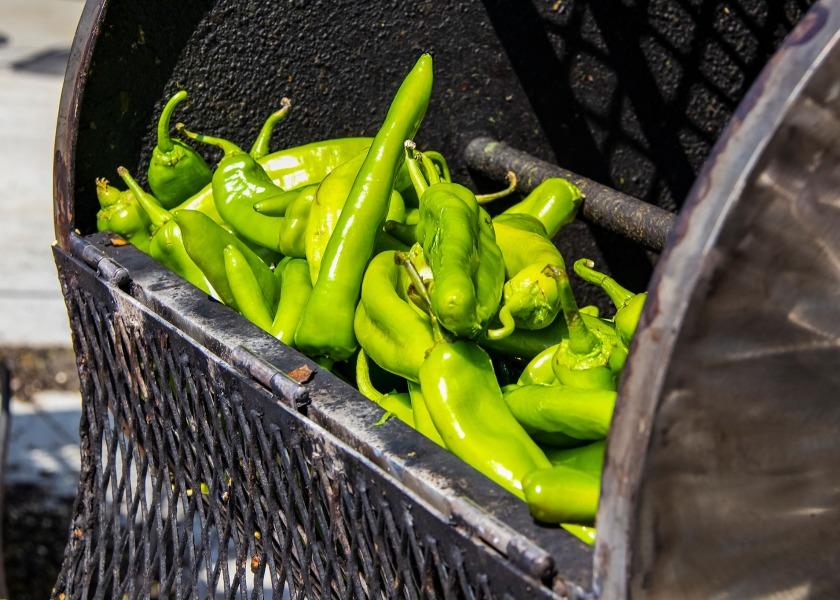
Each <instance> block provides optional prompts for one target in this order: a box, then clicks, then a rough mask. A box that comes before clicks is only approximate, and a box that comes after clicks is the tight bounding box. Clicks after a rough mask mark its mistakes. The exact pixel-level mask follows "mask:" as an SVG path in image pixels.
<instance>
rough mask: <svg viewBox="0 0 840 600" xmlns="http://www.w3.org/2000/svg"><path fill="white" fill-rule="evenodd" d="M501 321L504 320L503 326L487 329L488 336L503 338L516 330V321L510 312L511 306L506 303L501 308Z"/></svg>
mask: <svg viewBox="0 0 840 600" xmlns="http://www.w3.org/2000/svg"><path fill="white" fill-rule="evenodd" d="M499 321H501V322H502V326H501V327H499V328H498V329H488V330H487V337H488V338H489V339H491V340H501V339H503V338H506V337H508V336H509V335H510V334H512V333H513V332H514V331H515V330H516V321H514V320H513V315H512V314H510V307H509V306H507V305H504V306H502V308H500V309H499Z"/></svg>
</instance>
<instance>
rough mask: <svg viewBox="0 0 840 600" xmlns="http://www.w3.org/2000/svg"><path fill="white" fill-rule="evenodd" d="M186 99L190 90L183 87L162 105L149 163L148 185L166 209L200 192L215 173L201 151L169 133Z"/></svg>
mask: <svg viewBox="0 0 840 600" xmlns="http://www.w3.org/2000/svg"><path fill="white" fill-rule="evenodd" d="M186 99H187V92H185V91H184V90H181V91H180V92H178V93H177V94H175V95H174V96H172V97H171V98H170V99H169V101H168V102H167V103H166V105H165V106H164V107H163V112H161V115H160V120H159V121H158V126H157V145H156V146H155V149H154V150H152V158H151V161H150V162H149V170H148V174H147V177H148V180H149V187H150V188H151V190H152V193H153V194H154V195H155V197H156V198H157V199H158V201H159V202H160V204H161V205H162V206H163V207H164V208H173V207H175V206H176V205H178V204H179V203H181V202H183V201H184V200H186V199H187V198H189V197H190V196H192V195H193V194H196V193H197V192H199V191H200V190H201V188H203V187H204V186H205V185H207V184H208V183H210V178H211V177H212V175H213V173H212V171H211V170H210V167H209V166H207V163H206V162H204V159H203V158H202V157H201V155H200V154H199V153H198V152H196V151H195V150H194V149H193V148H192V147H190V146H189V145H188V144H186V143H184V142H182V141H181V140H173V139H172V138H171V137H170V136H169V121H170V119H171V117H172V112H173V111H174V110H175V107H176V106H178V104H180V103H181V102H183V101H184V100H186Z"/></svg>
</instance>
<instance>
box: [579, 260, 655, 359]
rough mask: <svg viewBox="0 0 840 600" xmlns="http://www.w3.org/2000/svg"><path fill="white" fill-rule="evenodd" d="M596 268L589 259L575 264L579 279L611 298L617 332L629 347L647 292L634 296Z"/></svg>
mask: <svg viewBox="0 0 840 600" xmlns="http://www.w3.org/2000/svg"><path fill="white" fill-rule="evenodd" d="M594 267H595V263H594V262H593V261H591V260H590V259H588V258H581V259H579V260H577V261H575V264H574V269H575V273H577V275H578V277H580V278H581V279H583V280H584V281H588V282H589V283H593V284H595V285H597V286H598V287H600V288H601V289H602V290H604V291H605V292H606V293H607V296H609V297H610V300H611V301H612V303H613V304H614V305H615V308H616V312H615V317H614V318H613V322H614V323H615V330H616V331H617V332H618V336H619V337H620V338H621V341H622V342H624V344H625V345H626V346H629V345H630V340H632V339H633V334H634V333H635V332H636V326H637V325H638V324H639V318H640V317H641V316H642V310H643V309H644V307H645V300H647V292H642V293H641V294H634V293H633V292H631V291H629V290H628V289H626V288H624V287H622V286H621V285H619V283H618V282H617V281H616V280H615V279H613V278H612V277H610V276H609V275H606V274H605V273H601V272H599V271H596V270H595V268H594Z"/></svg>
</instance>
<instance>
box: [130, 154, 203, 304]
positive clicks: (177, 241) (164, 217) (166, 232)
mask: <svg viewBox="0 0 840 600" xmlns="http://www.w3.org/2000/svg"><path fill="white" fill-rule="evenodd" d="M117 172H118V173H119V175H120V177H121V178H122V180H123V181H124V182H125V184H126V185H127V186H128V188H129V189H130V190H131V192H132V193H133V195H134V198H136V200H137V203H138V204H139V205H140V206H141V207H142V209H143V211H144V212H145V213H146V215H147V216H148V218H149V220H150V221H151V223H152V225H151V232H152V236H151V238H150V239H149V256H151V257H152V258H154V259H155V260H157V261H158V262H160V263H161V264H163V265H165V266H166V267H168V268H169V269H170V270H172V271H174V272H175V273H177V274H178V275H180V276H181V277H183V278H184V279H186V280H187V281H189V282H190V283H191V284H193V285H194V286H195V287H197V288H198V289H200V290H201V291H203V292H204V293H205V294H212V293H213V290H212V287H211V285H210V283H209V281H208V280H207V278H206V277H205V276H204V273H202V272H201V269H199V268H198V265H196V264H195V262H194V261H193V260H192V258H190V256H189V254H187V250H186V248H185V247H184V240H183V237H182V235H181V230H180V228H179V227H178V225H177V224H176V223H175V221H173V220H172V213H170V212H169V211H168V210H166V209H165V208H163V207H162V206H161V205H160V204H159V203H158V202H157V200H156V199H155V198H154V197H153V196H152V195H150V194H148V193H146V192H145V191H144V190H143V188H141V187H140V185H139V184H138V183H137V182H136V181H135V180H134V178H133V177H132V176H131V174H130V173H129V172H128V170H127V169H126V168H125V167H119V168H118V169H117Z"/></svg>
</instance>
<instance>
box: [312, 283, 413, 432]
mask: <svg viewBox="0 0 840 600" xmlns="http://www.w3.org/2000/svg"><path fill="white" fill-rule="evenodd" d="M307 276H308V275H307ZM356 387H357V388H359V391H360V392H361V393H362V395H363V396H365V397H367V398H368V399H370V400H373V401H374V402H376V403H377V404H378V405H379V406H381V407H382V408H383V409H385V411H386V414H388V413H390V414H392V415H394V416H395V417H397V418H398V419H399V420H400V421H402V422H403V423H405V424H406V425H408V426H409V427H411V428H412V429H413V428H414V412H413V411H412V410H411V396H410V395H409V394H407V393H402V394H400V393H396V392H392V393H390V394H383V393H382V392H380V391H379V390H377V389H376V387H374V385H373V382H372V381H371V380H370V367H369V365H368V361H367V356H366V355H365V351H364V350H359V354H358V356H357V357H356Z"/></svg>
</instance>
